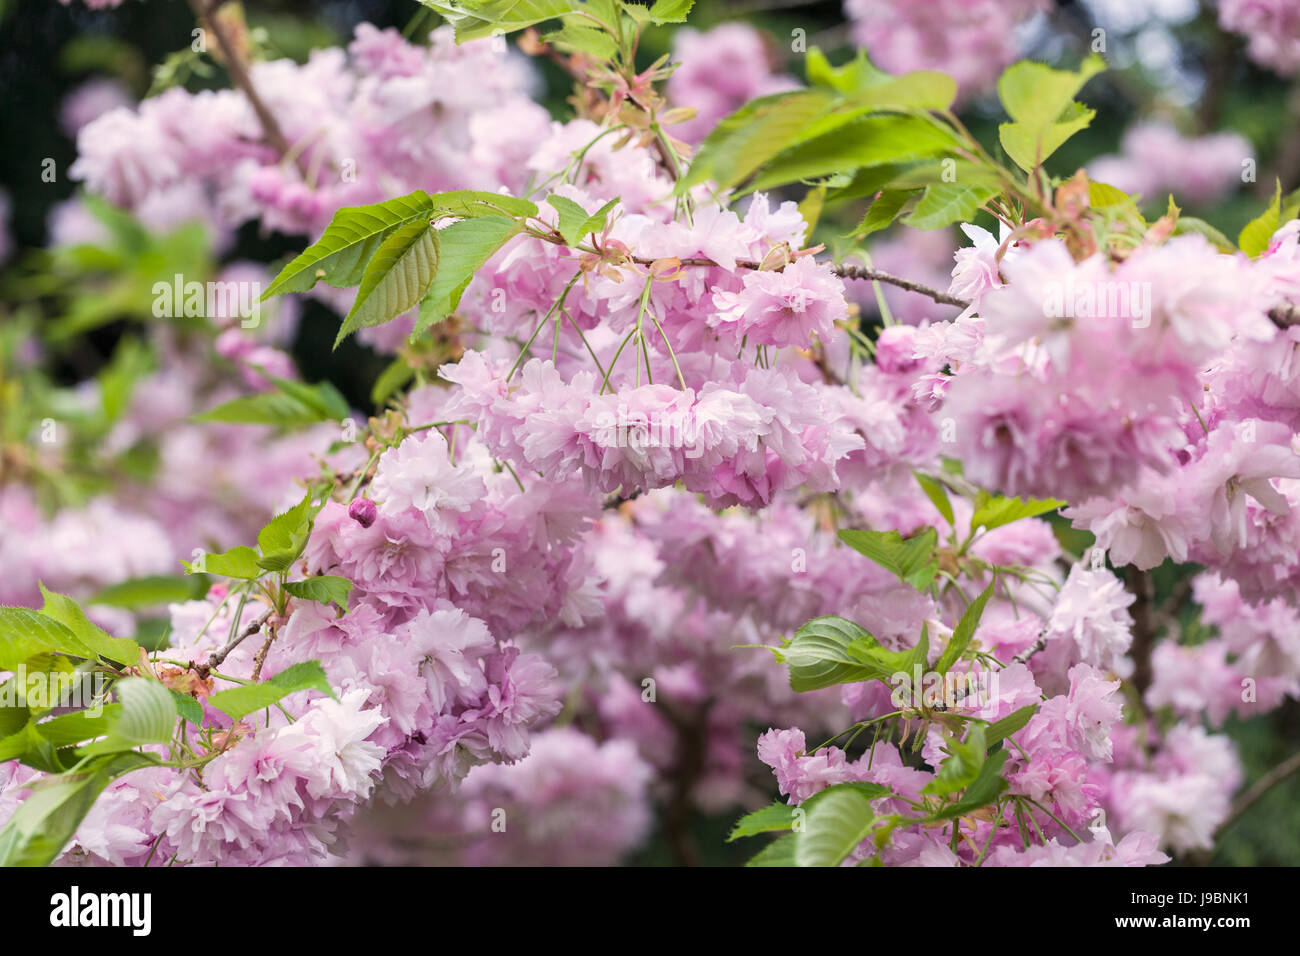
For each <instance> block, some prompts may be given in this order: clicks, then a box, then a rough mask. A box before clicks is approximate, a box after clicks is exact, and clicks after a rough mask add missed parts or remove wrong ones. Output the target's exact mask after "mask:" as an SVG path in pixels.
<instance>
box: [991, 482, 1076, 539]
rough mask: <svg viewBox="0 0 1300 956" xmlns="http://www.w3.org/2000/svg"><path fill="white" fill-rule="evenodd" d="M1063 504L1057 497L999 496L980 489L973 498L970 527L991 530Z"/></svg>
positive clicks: (1032, 516)
mask: <svg viewBox="0 0 1300 956" xmlns="http://www.w3.org/2000/svg"><path fill="white" fill-rule="evenodd" d="M1065 504H1066V502H1064V501H1061V500H1060V499H1058V498H1030V499H1029V500H1025V499H1023V498H1001V497H994V496H992V495H990V494H989V493H988V492H986V491H981V492H980V493H979V496H978V497H977V498H976V500H975V513H974V514H973V515H971V519H970V527H971V530H972V531H974V530H975V529H976V528H980V527H983V528H985V529H986V530H988V531H992V530H993V529H994V528H1000V527H1002V526H1003V525H1004V524H1011V522H1013V521H1019V520H1020V519H1021V518H1034V517H1037V516H1038V515H1041V514H1046V513H1047V512H1049V511H1055V510H1056V509H1057V508H1061V507H1064V506H1065Z"/></svg>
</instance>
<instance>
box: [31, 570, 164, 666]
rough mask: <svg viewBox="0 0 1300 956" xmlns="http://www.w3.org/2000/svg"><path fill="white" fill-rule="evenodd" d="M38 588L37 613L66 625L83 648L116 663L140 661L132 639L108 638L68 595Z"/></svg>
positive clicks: (137, 646) (137, 649)
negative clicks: (41, 604)
mask: <svg viewBox="0 0 1300 956" xmlns="http://www.w3.org/2000/svg"><path fill="white" fill-rule="evenodd" d="M40 588H41V595H42V597H44V598H45V606H44V607H42V608H41V613H42V614H44V615H45V616H46V617H49V618H53V619H54V620H56V621H58V622H59V623H60V624H62V625H63V626H64V627H66V628H67V629H68V630H69V631H71V632H72V634H73V636H75V637H76V639H77V640H78V641H80V642H81V643H82V644H84V645H86V647H88V648H90V649H91V650H92V651H94V652H95V653H96V654H98V655H99V656H100V657H103V658H105V659H107V660H110V661H116V662H117V663H119V664H138V663H139V662H140V645H139V644H137V643H136V642H135V641H133V640H131V639H130V638H126V637H112V636H111V635H109V633H108V632H107V631H105V630H104V629H103V628H101V627H99V625H97V624H94V623H92V622H91V620H90V618H88V617H86V612H85V611H83V610H82V609H81V608H80V607H78V606H77V602H76V601H74V600H72V598H70V597H68V596H67V595H64V594H56V593H55V592H53V591H47V590H46V589H45V585H44V584H41V585H40Z"/></svg>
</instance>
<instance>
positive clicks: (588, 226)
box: [546, 193, 618, 249]
mask: <svg viewBox="0 0 1300 956" xmlns="http://www.w3.org/2000/svg"><path fill="white" fill-rule="evenodd" d="M546 201H547V202H548V203H549V204H550V205H552V206H554V207H555V210H556V212H558V213H559V216H558V219H557V222H556V226H555V228H556V230H557V231H558V232H559V234H560V235H561V236H562V237H563V238H564V242H565V245H567V246H568V247H569V248H570V249H576V248H577V247H578V244H579V243H580V242H582V240H583V237H584V236H589V235H591V234H592V233H593V232H601V231H603V230H604V228H605V221H606V219H608V218H609V213H610V210H611V209H613V208H614V207H615V206H616V205H618V200H617V199H611V200H610V201H609V202H607V203H605V205H603V206H601V207H600V208H599V209H597V210H596V211H595V212H594V213H592V214H591V215H587V210H585V209H583V208H582V206H580V205H579V204H578V203H576V202H574V201H573V200H572V199H569V198H567V197H565V196H559V195H556V194H554V193H553V194H551V195H550V196H547V197H546Z"/></svg>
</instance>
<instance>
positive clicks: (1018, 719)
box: [984, 704, 1038, 747]
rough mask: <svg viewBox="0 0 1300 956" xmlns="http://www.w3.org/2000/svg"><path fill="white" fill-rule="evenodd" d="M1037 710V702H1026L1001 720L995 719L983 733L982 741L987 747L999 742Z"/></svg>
mask: <svg viewBox="0 0 1300 956" xmlns="http://www.w3.org/2000/svg"><path fill="white" fill-rule="evenodd" d="M1037 712H1038V705H1037V704H1027V705H1025V706H1024V707H1021V708H1020V709H1019V710H1013V711H1012V712H1011V713H1009V714H1007V715H1006V716H1005V717H1003V718H1002V719H1001V720H995V721H994V722H993V723H991V724H989V728H988V730H987V731H985V733H984V743H985V744H986V745H987V746H989V747H992V746H993V745H994V744H996V743H1000V742H1001V741H1003V740H1005V739H1006V738H1007V737H1010V736H1011V735H1012V734H1014V733H1015V732H1016V731H1017V730H1020V729H1021V728H1022V727H1024V726H1025V724H1027V723H1029V719H1030V718H1031V717H1033V716H1034V714H1035V713H1037Z"/></svg>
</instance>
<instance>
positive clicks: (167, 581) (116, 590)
mask: <svg viewBox="0 0 1300 956" xmlns="http://www.w3.org/2000/svg"><path fill="white" fill-rule="evenodd" d="M207 589H208V586H207V582H206V581H204V580H203V579H202V578H192V577H187V576H182V575H166V574H155V575H148V576H146V577H142V578H131V579H130V580H127V581H122V582H120V583H118V584H110V585H109V586H108V587H106V588H104V590H102V591H100V592H99V593H97V594H95V595H94V596H93V597H90V598H87V599H86V604H88V605H91V604H107V605H110V606H111V607H124V608H128V609H130V610H139V609H140V608H147V607H156V606H158V605H161V604H175V603H179V602H182V601H194V600H198V599H199V598H201V597H203V595H204V594H205V593H207Z"/></svg>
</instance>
